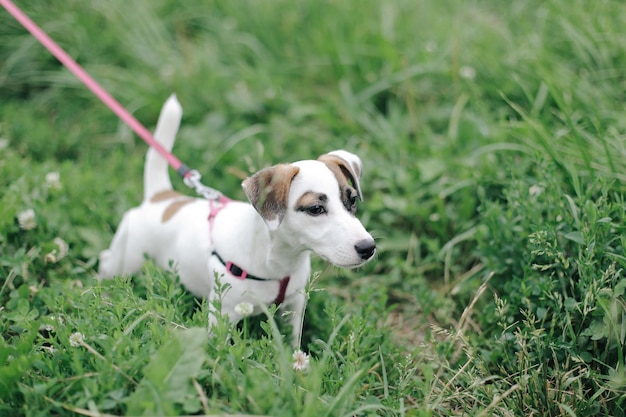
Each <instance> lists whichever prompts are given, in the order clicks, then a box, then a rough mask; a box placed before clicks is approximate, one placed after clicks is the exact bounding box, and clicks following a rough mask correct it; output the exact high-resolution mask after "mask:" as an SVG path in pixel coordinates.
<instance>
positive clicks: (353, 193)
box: [317, 154, 363, 214]
mask: <svg viewBox="0 0 626 417" xmlns="http://www.w3.org/2000/svg"><path fill="white" fill-rule="evenodd" d="M317 160H318V161H321V162H323V163H325V164H326V166H327V167H328V169H330V170H331V171H332V173H333V174H334V175H335V178H336V179H337V182H338V183H339V197H340V198H341V201H342V202H343V205H344V207H345V208H346V210H348V211H349V212H351V213H353V214H354V213H355V212H356V205H354V201H353V200H354V198H355V197H358V198H359V200H363V197H362V196H361V187H360V186H359V178H360V175H361V171H360V170H359V169H358V167H356V169H355V167H354V165H353V164H350V163H349V162H348V161H346V160H344V159H343V158H340V157H338V156H335V155H328V154H325V155H322V156H320V157H319V158H317ZM350 183H352V184H350Z"/></svg>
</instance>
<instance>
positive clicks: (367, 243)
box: [354, 239, 376, 261]
mask: <svg viewBox="0 0 626 417" xmlns="http://www.w3.org/2000/svg"><path fill="white" fill-rule="evenodd" d="M354 250H356V253H358V254H359V256H360V257H361V259H363V260H364V261H366V260H368V259H369V258H371V257H372V256H374V253H375V252H376V242H374V239H363V240H359V241H358V242H356V244H355V245H354Z"/></svg>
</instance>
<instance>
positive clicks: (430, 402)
mask: <svg viewBox="0 0 626 417" xmlns="http://www.w3.org/2000/svg"><path fill="white" fill-rule="evenodd" d="M17 3H18V4H19V5H20V6H21V7H23V8H24V9H25V11H26V12H27V13H28V14H29V15H30V16H31V17H32V18H33V19H34V20H35V21H36V22H38V23H39V24H41V25H42V27H43V28H44V29H45V30H46V31H47V32H48V33H49V34H50V35H51V36H52V37H53V38H55V39H56V40H57V41H58V42H59V43H60V44H61V45H62V46H63V47H64V48H65V49H67V51H68V52H69V53H70V55H72V56H73V57H75V58H76V59H77V60H78V61H79V62H80V63H81V64H82V65H84V67H85V68H86V69H87V71H88V72H90V73H91V74H92V75H93V76H94V77H95V78H96V79H97V80H98V81H99V82H101V83H102V84H103V85H104V86H105V87H106V88H107V89H108V90H109V91H110V92H111V94H112V95H113V96H115V97H116V98H117V99H118V100H119V101H120V102H121V103H122V104H123V105H124V106H125V107H127V108H128V109H129V110H130V111H131V112H133V114H134V115H135V116H136V117H137V118H138V119H139V120H141V121H142V122H143V123H144V124H145V125H146V126H148V127H150V128H152V127H153V126H154V123H155V121H156V118H157V115H158V111H159V109H160V106H161V105H162V103H163V101H164V100H165V99H166V98H167V97H168V96H169V95H170V94H171V93H172V92H175V93H176V94H177V95H178V97H179V100H180V101H181V103H182V104H183V107H184V112H185V113H184V119H183V124H182V128H181V131H180V132H179V138H178V142H177V145H176V148H175V152H176V154H177V156H178V157H179V158H180V159H182V160H184V161H185V162H186V163H187V164H188V165H190V166H192V167H194V168H197V169H198V170H199V171H200V172H202V174H203V176H204V181H205V182H206V183H207V184H209V185H212V186H216V187H218V188H219V189H220V190H222V191H224V192H225V193H226V194H227V195H229V196H231V197H233V198H239V199H242V198H244V196H243V193H242V192H241V189H240V185H239V184H240V182H241V180H242V179H243V178H245V177H246V176H247V175H249V174H251V173H253V172H255V171H256V170H258V169H260V168H263V167H265V166H268V165H269V164H272V163H276V162H283V161H290V160H297V159H305V158H312V157H315V156H317V155H319V154H322V153H324V152H327V151H329V150H332V149H339V148H346V149H350V150H352V151H354V152H356V153H357V154H359V155H360V156H361V158H362V160H363V164H364V178H363V191H364V195H365V202H364V204H362V205H361V206H360V207H359V217H360V218H361V219H362V220H363V222H364V224H365V225H366V226H367V228H368V229H369V230H371V231H372V233H373V234H374V235H375V237H376V238H377V242H378V247H379V252H378V256H377V258H376V260H375V261H374V262H371V263H370V264H368V265H366V266H365V267H363V268H360V269H359V270H356V271H344V270H339V269H336V268H333V267H328V266H327V265H325V264H323V263H321V262H320V261H319V260H315V261H314V265H313V269H314V271H315V273H314V279H313V280H312V282H311V284H310V287H309V288H308V296H309V305H308V309H307V313H306V319H305V329H304V342H303V346H302V348H303V350H304V351H305V352H306V353H307V354H308V355H309V357H308V359H309V364H308V366H307V365H303V364H304V363H305V361H304V359H303V357H302V356H301V357H300V361H301V362H299V364H300V365H302V366H300V367H299V368H304V369H294V356H293V355H294V352H293V351H292V350H291V348H289V347H288V346H289V345H288V341H287V340H284V337H283V336H282V335H284V334H289V332H288V329H286V328H285V327H286V324H285V322H284V320H283V319H282V317H281V316H280V314H278V313H277V311H276V309H275V308H274V307H272V308H270V309H268V310H267V311H265V314H263V315H262V316H260V317H256V318H247V319H246V320H244V321H243V323H241V324H240V325H239V326H238V327H237V328H235V329H231V328H230V327H229V326H228V325H227V323H226V322H225V321H222V322H220V324H219V326H218V328H217V330H216V337H214V338H212V339H208V338H207V335H206V326H207V321H208V318H207V305H206V301H204V300H197V299H195V298H194V297H193V296H191V295H190V294H188V293H187V292H186V291H185V290H184V288H183V287H182V286H181V285H180V284H179V283H178V280H177V277H176V275H175V273H172V272H169V271H166V270H163V269H160V268H157V267H156V266H155V265H154V264H153V263H152V262H151V261H150V260H147V263H146V265H145V267H144V268H143V270H142V271H141V272H140V273H137V274H133V275H132V276H125V277H118V278H116V279H114V280H110V281H105V282H102V283H99V282H98V281H97V280H96V278H95V271H96V270H97V255H98V253H99V251H101V250H102V249H104V248H106V247H107V246H108V244H109V242H110V239H111V237H112V235H113V233H114V231H115V227H116V226H117V224H118V223H119V221H120V219H121V216H122V214H123V213H124V212H125V211H126V210H127V209H128V208H130V207H132V206H134V205H136V204H137V203H138V202H139V199H140V195H141V175H142V169H143V155H144V153H145V151H146V145H145V144H144V143H142V142H141V141H140V140H138V139H137V138H136V137H135V136H134V135H133V134H132V133H131V132H130V130H129V129H128V128H127V127H126V126H124V125H123V124H122V123H121V122H120V121H119V120H117V119H116V117H115V116H114V115H113V114H112V113H110V112H109V111H108V110H107V109H106V108H105V107H104V106H103V105H102V104H101V103H99V102H98V101H97V100H96V99H95V98H94V97H93V96H92V95H91V93H90V92H88V90H86V89H85V88H84V87H83V86H81V85H80V84H79V82H78V81H77V80H76V79H75V78H74V77H73V76H72V75H71V74H70V73H69V72H68V71H67V70H65V69H63V68H62V67H61V66H60V64H59V63H58V62H57V61H56V60H55V59H54V58H52V57H51V56H50V54H49V53H47V52H46V51H45V50H44V49H43V48H42V47H41V46H39V45H38V44H37V43H36V41H35V40H34V39H33V38H32V37H31V36H30V35H29V34H27V33H26V32H25V31H24V29H23V28H21V27H20V26H19V25H18V24H17V23H16V22H15V21H14V20H13V19H12V18H11V17H10V16H9V15H8V13H6V12H4V11H3V10H0V415H2V416H5V415H6V416H48V415H86V416H98V415H130V416H134V415H187V414H200V415H216V414H221V415H223V414H231V415H240V414H246V415H272V416H296V415H297V416H354V415H364V416H365V415H368V416H369V415H372V416H373V415H385V416H435V415H437V416H439V415H444V416H456V415H471V416H491V415H497V416H574V415H576V416H588V415H612V416H620V415H624V414H625V413H624V409H625V408H626V404H625V402H626V395H625V394H626V371H625V369H624V361H625V359H626V358H625V352H624V348H625V340H626V302H625V292H626V278H625V277H624V269H625V268H626V253H625V251H624V247H625V242H624V240H625V237H624V236H625V232H626V231H625V230H624V229H625V226H624V215H625V213H624V211H625V210H626V209H625V201H624V200H625V191H626V189H625V188H626V187H625V180H626V163H625V161H626V146H625V145H624V144H625V143H626V142H625V141H626V133H625V132H626V118H625V117H624V113H625V110H626V109H625V108H624V102H625V99H626V77H625V76H624V69H625V68H626V26H624V22H625V21H626V4H625V3H624V2H621V1H618V0H603V1H595V2H587V1H583V0H569V1H565V0H546V1H540V0H521V1H516V2H501V1H495V0H483V1H472V2H463V1H458V0H457V1H454V0H444V1H434V0H417V1H415V0H390V1H385V2H377V1H372V0H363V1H360V2H358V4H357V3H356V2H351V1H348V0H338V1H313V0H302V1H297V2H292V1H286V0H277V1H272V2H258V1H245V0H242V1H221V0H216V1H200V0H188V1H185V2H174V1H171V0H152V1H147V0H139V1H133V2H128V1H121V0H110V1H107V2H82V1H78V0H67V1H65V2H62V3H59V2H44V1H30V2H23V1H20V2H17ZM175 183H176V187H177V188H178V189H180V190H183V189H184V185H182V183H181V182H180V181H178V180H176V181H175ZM224 290H227V289H226V288H225V289H224ZM228 334H230V335H231V339H228V338H227V337H226V335H228Z"/></svg>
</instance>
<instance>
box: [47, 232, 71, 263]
mask: <svg viewBox="0 0 626 417" xmlns="http://www.w3.org/2000/svg"><path fill="white" fill-rule="evenodd" d="M53 242H54V244H55V245H57V248H59V249H58V250H57V249H54V250H53V251H52V252H50V253H48V254H46V256H45V257H44V260H45V261H46V262H49V263H55V262H58V261H60V260H61V259H63V258H65V256H66V255H67V253H68V252H69V250H70V246H69V245H68V244H67V242H66V241H64V240H63V239H61V238H60V237H55V238H54V240H53Z"/></svg>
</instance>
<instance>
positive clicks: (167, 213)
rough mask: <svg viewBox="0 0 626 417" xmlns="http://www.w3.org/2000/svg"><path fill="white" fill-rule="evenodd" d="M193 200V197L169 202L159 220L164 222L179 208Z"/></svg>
mask: <svg viewBox="0 0 626 417" xmlns="http://www.w3.org/2000/svg"><path fill="white" fill-rule="evenodd" d="M179 195H180V194H179ZM193 201H194V199H193V198H183V199H181V200H176V201H173V202H171V203H170V205H169V206H167V207H166V208H165V211H164V212H163V216H161V222H162V223H166V222H167V221H168V220H169V219H171V218H172V217H174V216H175V215H176V213H178V211H179V210H180V209H181V208H183V207H184V206H186V205H187V204H189V203H192V202H193Z"/></svg>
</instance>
